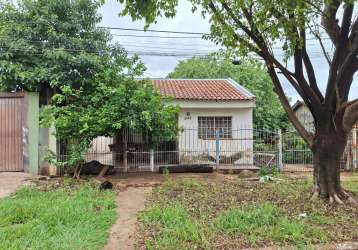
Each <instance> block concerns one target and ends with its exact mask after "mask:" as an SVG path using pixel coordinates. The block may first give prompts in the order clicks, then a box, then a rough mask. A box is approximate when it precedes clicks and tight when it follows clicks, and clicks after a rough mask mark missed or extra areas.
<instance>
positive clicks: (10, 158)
mask: <svg viewBox="0 0 358 250" xmlns="http://www.w3.org/2000/svg"><path fill="white" fill-rule="evenodd" d="M9 95H10V94H9ZM23 101H24V98H23V97H20V96H11V97H7V96H6V95H3V96H0V172H4V171H23V170H24V166H23V145H22V141H23V140H22V127H23V126H22V125H23V105H22V104H23Z"/></svg>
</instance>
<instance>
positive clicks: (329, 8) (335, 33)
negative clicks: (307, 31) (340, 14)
mask: <svg viewBox="0 0 358 250" xmlns="http://www.w3.org/2000/svg"><path fill="white" fill-rule="evenodd" d="M340 5H341V1H339V0H333V1H332V2H330V1H329V2H327V3H326V4H325V6H324V9H323V13H324V15H322V20H321V23H322V26H323V28H324V29H325V30H326V32H327V34H328V36H329V37H330V38H331V40H332V42H333V44H334V45H335V46H337V44H338V41H339V35H340V33H341V28H340V27H339V25H338V20H337V19H336V15H337V11H338V8H339V6H340Z"/></svg>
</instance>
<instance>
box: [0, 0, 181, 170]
mask: <svg viewBox="0 0 358 250" xmlns="http://www.w3.org/2000/svg"><path fill="white" fill-rule="evenodd" d="M101 3H102V1H96V0H54V1H47V0H36V1H29V0H21V1H17V3H16V4H12V3H5V4H2V5H1V6H0V90H5V91H14V90H17V91H21V90H26V91H39V92H40V97H42V98H41V99H42V101H41V102H42V104H47V105H46V107H44V108H43V112H42V114H41V120H42V124H43V125H44V126H54V127H55V128H56V136H57V138H59V139H61V140H68V141H72V142H76V143H77V145H76V146H75V147H73V148H71V152H69V154H73V155H74V157H72V156H70V158H73V159H76V160H81V159H82V158H83V154H84V152H85V151H86V149H87V148H88V147H89V146H90V142H91V140H92V139H93V138H95V137H97V136H113V135H115V134H116V133H118V132H119V131H120V130H121V129H122V128H137V129H143V130H147V131H149V132H150V133H151V134H153V135H155V134H158V133H161V135H163V134H165V135H168V136H173V135H174V134H175V133H176V132H177V124H176V119H175V116H176V114H177V111H178V110H177V108H176V107H172V106H168V105H165V104H164V102H163V100H162V98H161V97H160V95H159V94H158V93H156V91H155V90H154V89H153V86H152V85H151V83H150V82H149V81H146V80H137V78H138V77H140V76H141V75H142V73H143V71H144V70H145V67H144V65H143V64H142V63H141V62H140V61H139V60H138V58H137V57H136V56H134V57H132V58H130V57H128V55H127V53H126V52H125V51H124V50H123V49H122V48H121V47H120V46H119V45H117V44H113V43H111V36H110V34H109V33H108V31H106V30H104V29H102V28H98V23H99V22H100V20H101V17H100V16H99V15H98V14H97V12H98V8H99V7H100V6H101ZM144 104H145V105H144ZM75 162H76V161H72V163H75Z"/></svg>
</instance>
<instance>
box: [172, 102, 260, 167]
mask: <svg viewBox="0 0 358 250" xmlns="http://www.w3.org/2000/svg"><path fill="white" fill-rule="evenodd" d="M252 110H253V109H252V108H251V107H250V108H240V109H237V108H236V109H227V108H225V109H219V108H216V109H207V108H206V109H200V108H199V109H198V108H182V109H181V112H180V115H179V118H178V122H179V126H181V127H182V128H184V132H183V133H182V134H181V135H180V137H179V145H178V146H179V151H180V155H181V156H183V155H184V156H185V155H187V154H193V153H195V152H197V153H198V154H202V153H204V152H206V153H207V154H209V155H210V156H212V157H215V153H216V141H215V140H213V139H210V140H203V139H199V138H198V117H199V116H231V117H232V130H233V133H232V136H233V138H232V139H220V151H221V153H220V155H224V156H232V155H235V154H241V155H242V157H241V158H240V160H238V161H237V162H235V164H240V165H252V164H253V134H252V132H253V131H252V129H253V124H252ZM188 114H190V115H188Z"/></svg>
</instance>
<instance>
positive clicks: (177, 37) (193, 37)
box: [110, 33, 203, 39]
mask: <svg viewBox="0 0 358 250" xmlns="http://www.w3.org/2000/svg"><path fill="white" fill-rule="evenodd" d="M110 34H111V35H112V36H119V37H139V38H165V39H167V38H169V39H203V37H201V36H155V35H154V36H152V35H129V34H113V33H110Z"/></svg>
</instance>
